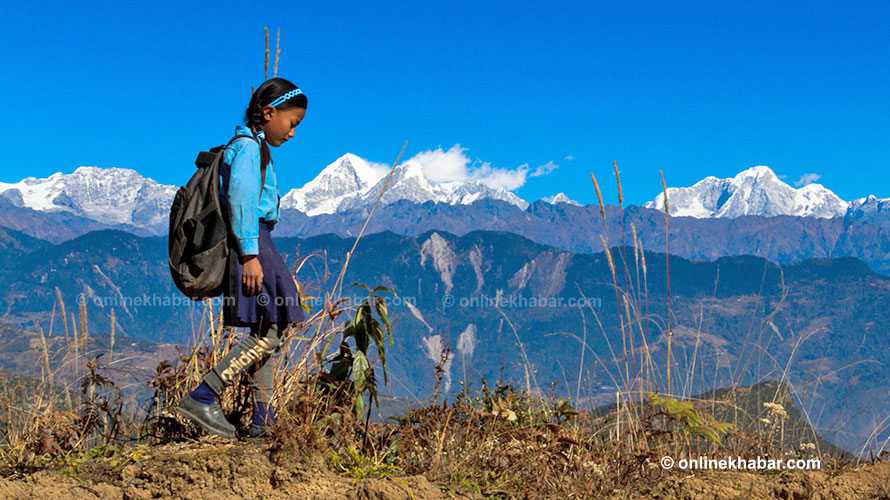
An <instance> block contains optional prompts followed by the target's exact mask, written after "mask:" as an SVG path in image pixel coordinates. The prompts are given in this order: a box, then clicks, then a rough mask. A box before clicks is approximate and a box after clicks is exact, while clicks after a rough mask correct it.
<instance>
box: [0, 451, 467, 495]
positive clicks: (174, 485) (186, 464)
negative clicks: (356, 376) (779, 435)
mask: <svg viewBox="0 0 890 500" xmlns="http://www.w3.org/2000/svg"><path fill="white" fill-rule="evenodd" d="M211 439H212V438H211ZM412 495H413V498H415V499H421V498H429V499H434V500H436V499H444V498H449V497H446V496H445V495H444V494H443V493H442V490H441V489H440V488H439V487H437V486H435V485H433V484H432V483H430V482H429V481H428V480H427V479H426V478H425V477H424V476H413V477H412V476H402V477H395V478H389V477H387V478H382V479H376V478H375V479H352V478H349V477H344V476H340V475H338V474H336V473H334V472H332V471H331V470H329V469H328V468H327V467H326V465H325V462H324V457H323V456H322V455H320V454H318V455H314V456H305V455H303V456H301V455H296V454H295V455H293V456H289V455H275V454H273V453H271V452H270V450H269V447H268V446H267V445H263V444H244V443H225V442H212V441H210V442H207V441H202V442H200V443H193V444H176V445H167V446H160V447H153V448H150V449H148V448H146V449H145V451H144V452H142V453H141V454H140V457H139V458H138V460H136V461H135V462H132V461H131V462H128V463H126V464H124V465H123V466H121V467H117V468H115V467H112V466H110V465H108V464H105V463H101V462H94V463H87V464H84V465H83V466H81V468H80V469H79V471H78V472H77V473H76V475H75V476H74V477H63V476H61V475H60V474H59V473H58V472H56V471H42V472H38V473H35V474H31V475H28V476H25V477H23V478H16V479H5V480H0V498H3V499H41V500H44V499H69V498H70V499H84V500H85V499H95V498H102V499H106V498H107V499H147V498H170V499H208V500H213V499H232V498H239V499H240V498H244V499H260V498H262V499H267V498H268V499H276V498H281V499H285V498H287V499H306V500H309V499H317V500H341V499H342V500H353V499H358V500H383V499H387V500H388V499H410V498H412ZM458 498H460V497H458Z"/></svg>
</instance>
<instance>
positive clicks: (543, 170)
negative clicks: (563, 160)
mask: <svg viewBox="0 0 890 500" xmlns="http://www.w3.org/2000/svg"><path fill="white" fill-rule="evenodd" d="M557 168H559V165H557V164H555V163H553V162H552V161H548V162H547V163H545V164H544V165H541V166H540V167H538V168H536V169H534V171H532V173H530V174H528V176H529V177H538V176H541V175H547V174H549V173H550V172H553V171H554V170H556V169H557Z"/></svg>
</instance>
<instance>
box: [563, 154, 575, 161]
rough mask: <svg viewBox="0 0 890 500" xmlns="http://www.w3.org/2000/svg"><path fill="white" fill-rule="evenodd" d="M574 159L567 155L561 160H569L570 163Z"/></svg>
mask: <svg viewBox="0 0 890 500" xmlns="http://www.w3.org/2000/svg"><path fill="white" fill-rule="evenodd" d="M574 159H575V157H574V156H572V155H568V156H566V157H565V158H563V160H569V161H572V160H574Z"/></svg>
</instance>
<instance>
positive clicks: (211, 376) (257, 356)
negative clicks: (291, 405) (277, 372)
mask: <svg viewBox="0 0 890 500" xmlns="http://www.w3.org/2000/svg"><path fill="white" fill-rule="evenodd" d="M278 330H279V329H278V325H275V324H269V325H263V328H262V331H257V329H251V332H250V333H251V334H250V335H246V336H245V337H244V339H243V340H242V341H241V342H240V343H238V344H237V345H236V346H235V347H233V348H232V349H231V350H230V351H229V352H228V354H226V355H225V356H223V358H222V359H221V360H220V361H219V363H217V364H216V366H214V367H213V369H212V370H210V372H209V373H207V375H206V376H204V381H203V383H202V385H204V384H206V386H207V387H209V388H210V389H211V390H212V391H213V392H214V393H215V394H217V395H218V394H220V393H221V392H222V391H223V389H224V388H225V387H226V386H227V385H229V384H230V383H232V381H233V380H235V377H236V376H237V375H238V374H240V373H241V372H243V371H245V370H248V369H250V368H251V367H253V366H254V365H255V364H257V363H262V364H263V366H264V367H265V365H266V364H269V365H270V367H269V368H268V370H265V371H264V370H259V371H260V372H263V374H262V377H263V378H260V377H254V392H255V393H257V392H264V393H268V396H266V397H265V400H266V401H268V398H269V397H270V396H271V393H272V389H274V371H273V370H274V368H273V367H272V366H271V365H272V364H270V363H264V361H265V360H266V359H267V358H268V357H269V356H270V355H272V354H273V353H274V352H275V351H277V350H278V347H279V346H280V345H281V338H280V337H279V331H278ZM266 372H270V373H271V377H270V376H269V375H267V373H266ZM269 379H271V380H272V384H273V385H271V387H272V389H269V388H268V386H266V385H265V384H267V383H268V382H267V381H266V380H269Z"/></svg>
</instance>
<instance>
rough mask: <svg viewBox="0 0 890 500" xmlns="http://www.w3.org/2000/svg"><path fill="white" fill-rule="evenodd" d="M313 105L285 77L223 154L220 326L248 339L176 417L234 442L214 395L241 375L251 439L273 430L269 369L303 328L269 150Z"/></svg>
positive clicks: (268, 86) (265, 88)
mask: <svg viewBox="0 0 890 500" xmlns="http://www.w3.org/2000/svg"><path fill="white" fill-rule="evenodd" d="M307 103H308V100H307V99H306V96H305V95H304V94H303V92H302V91H301V90H300V89H299V88H297V86H296V85H294V84H293V83H291V82H289V81H287V80H285V79H283V78H272V79H271V80H267V81H265V82H264V83H263V84H262V85H260V87H259V88H258V89H256V91H255V92H254V93H253V96H252V97H251V98H250V104H249V105H248V106H247V110H246V111H245V113H244V121H245V122H246V124H245V125H243V126H238V127H236V128H235V135H236V137H237V136H239V135H242V136H245V137H237V138H236V139H235V140H233V141H232V142H231V143H230V145H229V146H228V147H227V148H226V150H225V152H224V154H223V160H222V162H221V164H220V176H221V183H220V201H221V204H222V205H223V206H222V209H223V213H224V214H225V215H226V217H227V218H228V220H229V222H230V224H231V230H232V231H231V243H230V248H231V249H232V251H230V252H229V262H228V286H227V288H226V292H225V297H224V300H223V323H224V324H225V325H228V326H234V327H249V328H250V335H247V336H245V338H244V339H243V340H242V341H241V343H239V344H238V345H236V346H235V347H233V348H232V350H230V351H229V353H228V354H227V355H226V356H224V357H223V358H222V359H221V360H220V362H219V363H218V364H217V365H216V366H214V367H213V369H211V370H210V372H209V373H208V374H207V375H206V376H205V377H204V379H203V381H202V382H201V385H199V386H198V388H197V389H195V390H194V391H192V392H191V393H190V394H187V395H186V396H184V397H183V398H182V400H181V401H180V402H179V404H177V406H176V410H177V412H179V413H180V414H181V415H183V416H185V417H187V418H189V419H191V420H192V421H194V422H195V423H197V424H198V425H200V426H201V427H203V428H204V429H205V430H206V431H208V432H211V433H213V434H217V435H220V436H224V437H230V438H231V437H235V427H234V426H233V425H232V424H231V423H229V422H228V421H227V420H226V418H225V416H224V415H223V412H222V408H221V407H220V406H219V403H218V402H217V396H218V395H219V394H220V393H221V392H222V390H223V388H225V386H227V385H228V384H229V383H231V382H232V381H233V380H234V379H235V377H236V376H237V375H238V374H240V373H241V372H244V371H248V373H249V374H250V377H251V385H252V388H253V393H254V399H255V403H254V406H253V417H252V423H251V425H250V428H249V430H248V432H249V434H250V436H251V437H259V436H261V435H263V434H265V433H266V431H267V430H268V428H269V427H270V426H271V425H272V424H274V423H275V416H274V414H273V412H272V408H271V406H270V404H269V401H270V399H271V396H272V391H273V389H274V387H275V386H274V382H275V372H274V366H273V365H274V363H272V362H268V361H269V358H270V357H271V355H272V354H273V353H275V352H276V351H277V350H278V347H279V346H280V344H281V334H282V333H283V332H284V330H285V329H286V328H287V327H288V326H289V325H290V324H292V323H300V322H302V321H303V319H304V316H303V309H302V306H301V304H300V299H299V293H298V292H297V286H296V284H295V283H294V280H293V277H292V274H291V272H290V270H289V269H288V268H287V266H286V265H285V263H284V259H282V258H281V255H280V254H279V253H278V251H277V250H276V249H275V245H273V244H272V238H271V236H270V233H271V231H272V229H273V228H274V226H275V223H276V222H277V221H278V204H279V201H280V198H281V197H280V194H279V192H278V184H277V181H276V178H275V170H274V169H273V168H272V159H271V156H270V153H269V146H272V147H276V148H277V147H279V146H281V145H282V144H284V143H285V142H287V141H288V140H289V139H290V138H291V137H293V136H294V128H295V127H296V126H297V125H299V124H300V122H301V121H303V117H304V116H305V115H306V105H307Z"/></svg>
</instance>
